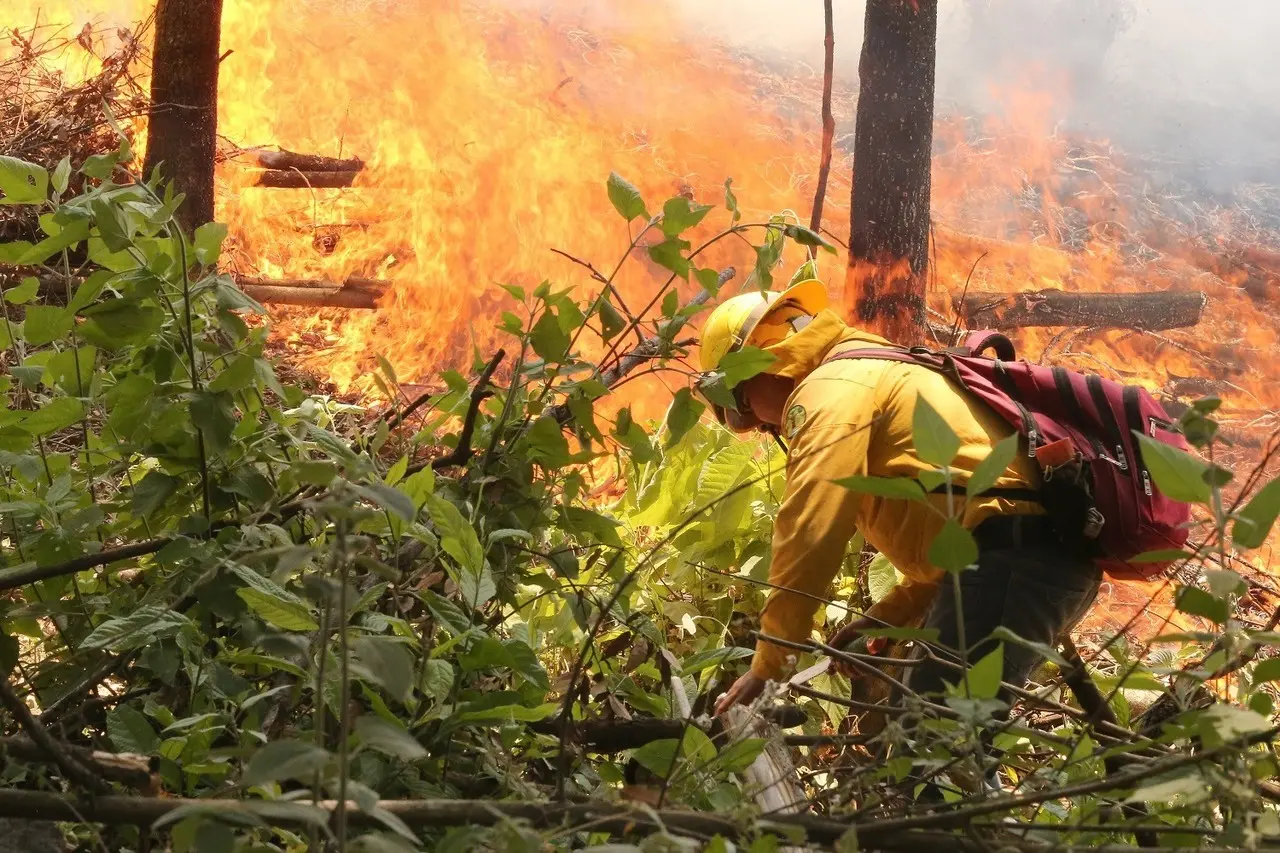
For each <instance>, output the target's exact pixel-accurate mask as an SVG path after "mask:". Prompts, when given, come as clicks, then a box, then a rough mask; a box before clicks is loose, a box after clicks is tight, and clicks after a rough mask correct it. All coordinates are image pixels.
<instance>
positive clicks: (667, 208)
mask: <svg viewBox="0 0 1280 853" xmlns="http://www.w3.org/2000/svg"><path fill="white" fill-rule="evenodd" d="M711 208H712V205H709V204H696V205H695V204H690V203H689V199H687V198H685V197H684V196H682V195H678V196H676V197H675V198H670V199H667V203H666V204H664V205H663V206H662V233H663V234H666V235H667V236H668V237H679V236H680V235H681V234H683V233H684V232H685V231H688V230H689V229H690V228H693V227H694V226H696V225H697V224H698V223H699V222H701V221H702V220H703V219H704V218H705V217H706V215H707V214H708V213H710V212H711Z"/></svg>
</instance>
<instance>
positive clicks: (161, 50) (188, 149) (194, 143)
mask: <svg viewBox="0 0 1280 853" xmlns="http://www.w3.org/2000/svg"><path fill="white" fill-rule="evenodd" d="M221 29H222V0H160V2H159V4H158V5H157V6H156V46H155V55H154V58H153V60H152V66H151V67H152V75H151V122H150V126H149V128H148V132H147V157H146V162H145V163H144V164H143V169H144V173H145V174H147V175H150V174H151V172H152V170H153V169H154V168H155V167H156V166H163V169H162V174H164V175H165V177H167V178H169V179H170V180H172V181H173V183H174V185H175V187H176V189H177V190H178V191H179V192H183V193H186V196H187V198H186V201H185V202H184V203H183V205H182V207H180V208H179V209H178V212H177V216H178V221H179V222H181V223H182V225H183V227H185V228H188V229H194V228H195V227H196V226H198V225H201V224H203V223H205V222H209V221H211V220H212V219H213V161H214V155H215V153H216V142H217V125H218V64H219V58H218V43H219V40H220V34H221Z"/></svg>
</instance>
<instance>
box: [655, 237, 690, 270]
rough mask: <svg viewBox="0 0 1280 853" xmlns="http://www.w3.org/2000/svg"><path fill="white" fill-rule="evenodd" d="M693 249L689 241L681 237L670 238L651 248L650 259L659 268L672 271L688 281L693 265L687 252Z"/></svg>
mask: <svg viewBox="0 0 1280 853" xmlns="http://www.w3.org/2000/svg"><path fill="white" fill-rule="evenodd" d="M691 248H693V246H692V244H691V243H690V242H689V241H688V240H681V239H680V238H679V237H668V238H667V239H665V240H663V241H662V242H661V243H656V244H654V245H652V246H650V247H649V258H650V259H651V260H652V261H653V262H654V263H655V264H657V265H658V266H660V267H663V268H665V269H669V270H671V271H672V272H673V273H675V274H676V275H678V276H680V277H681V278H683V279H685V280H688V278H689V270H691V269H692V268H693V264H691V263H690V262H689V259H688V258H687V257H686V256H685V254H684V253H685V252H687V251H689V249H691Z"/></svg>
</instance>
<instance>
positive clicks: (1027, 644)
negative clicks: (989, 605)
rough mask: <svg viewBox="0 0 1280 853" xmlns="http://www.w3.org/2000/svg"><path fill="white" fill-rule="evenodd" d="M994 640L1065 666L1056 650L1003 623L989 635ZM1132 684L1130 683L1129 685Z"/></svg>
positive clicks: (1064, 661)
mask: <svg viewBox="0 0 1280 853" xmlns="http://www.w3.org/2000/svg"><path fill="white" fill-rule="evenodd" d="M989 636H990V637H991V638H992V639H994V640H1000V641H1001V642H1004V643H1013V644H1015V645H1018V646H1022V647H1023V648H1025V649H1031V650H1032V651H1033V652H1035V653H1036V654H1038V655H1040V656H1041V657H1043V658H1044V659H1045V660H1047V661H1051V662H1053V663H1054V664H1056V665H1058V666H1064V667H1065V666H1067V665H1068V664H1067V661H1066V659H1065V658H1063V656H1062V655H1060V654H1058V650H1057V649H1055V648H1053V647H1052V646H1048V645H1045V644H1044V643H1037V642H1035V641H1034V640H1024V639H1023V638H1022V637H1019V636H1018V635H1017V634H1015V633H1014V632H1013V631H1011V630H1009V629H1008V628H1006V627H1005V626H1004V625H999V626H997V627H996V629H995V630H994V631H992V632H991V634H990V635H989ZM1130 686H1132V685H1130Z"/></svg>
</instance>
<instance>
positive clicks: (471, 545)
mask: <svg viewBox="0 0 1280 853" xmlns="http://www.w3.org/2000/svg"><path fill="white" fill-rule="evenodd" d="M426 506H427V512H428V513H429V514H430V516H431V522H432V524H434V525H435V527H436V530H437V531H439V533H440V547H441V548H443V549H444V552H445V553H446V554H448V555H449V556H450V557H452V558H453V560H454V562H455V563H456V564H457V565H458V567H459V568H460V569H461V571H460V572H451V573H450V574H451V575H452V576H453V580H454V583H456V584H457V585H458V589H459V591H460V592H461V594H462V597H463V599H464V600H465V601H466V602H467V603H468V604H469V605H470V606H472V607H479V606H480V605H482V604H484V603H485V602H487V601H488V600H489V599H490V598H492V597H493V596H494V594H495V593H496V591H497V590H496V588H495V587H494V584H493V577H492V575H491V573H490V572H489V570H488V568H487V567H486V566H485V560H484V549H483V548H481V547H480V539H479V538H478V537H477V536H476V531H475V529H474V528H473V527H472V526H471V525H470V523H468V522H467V520H466V519H465V518H463V517H462V513H461V512H459V511H458V508H457V507H456V506H454V505H453V504H452V503H450V502H449V501H447V500H445V499H444V498H442V497H440V496H439V495H434V494H432V495H428V496H427V500H426Z"/></svg>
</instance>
